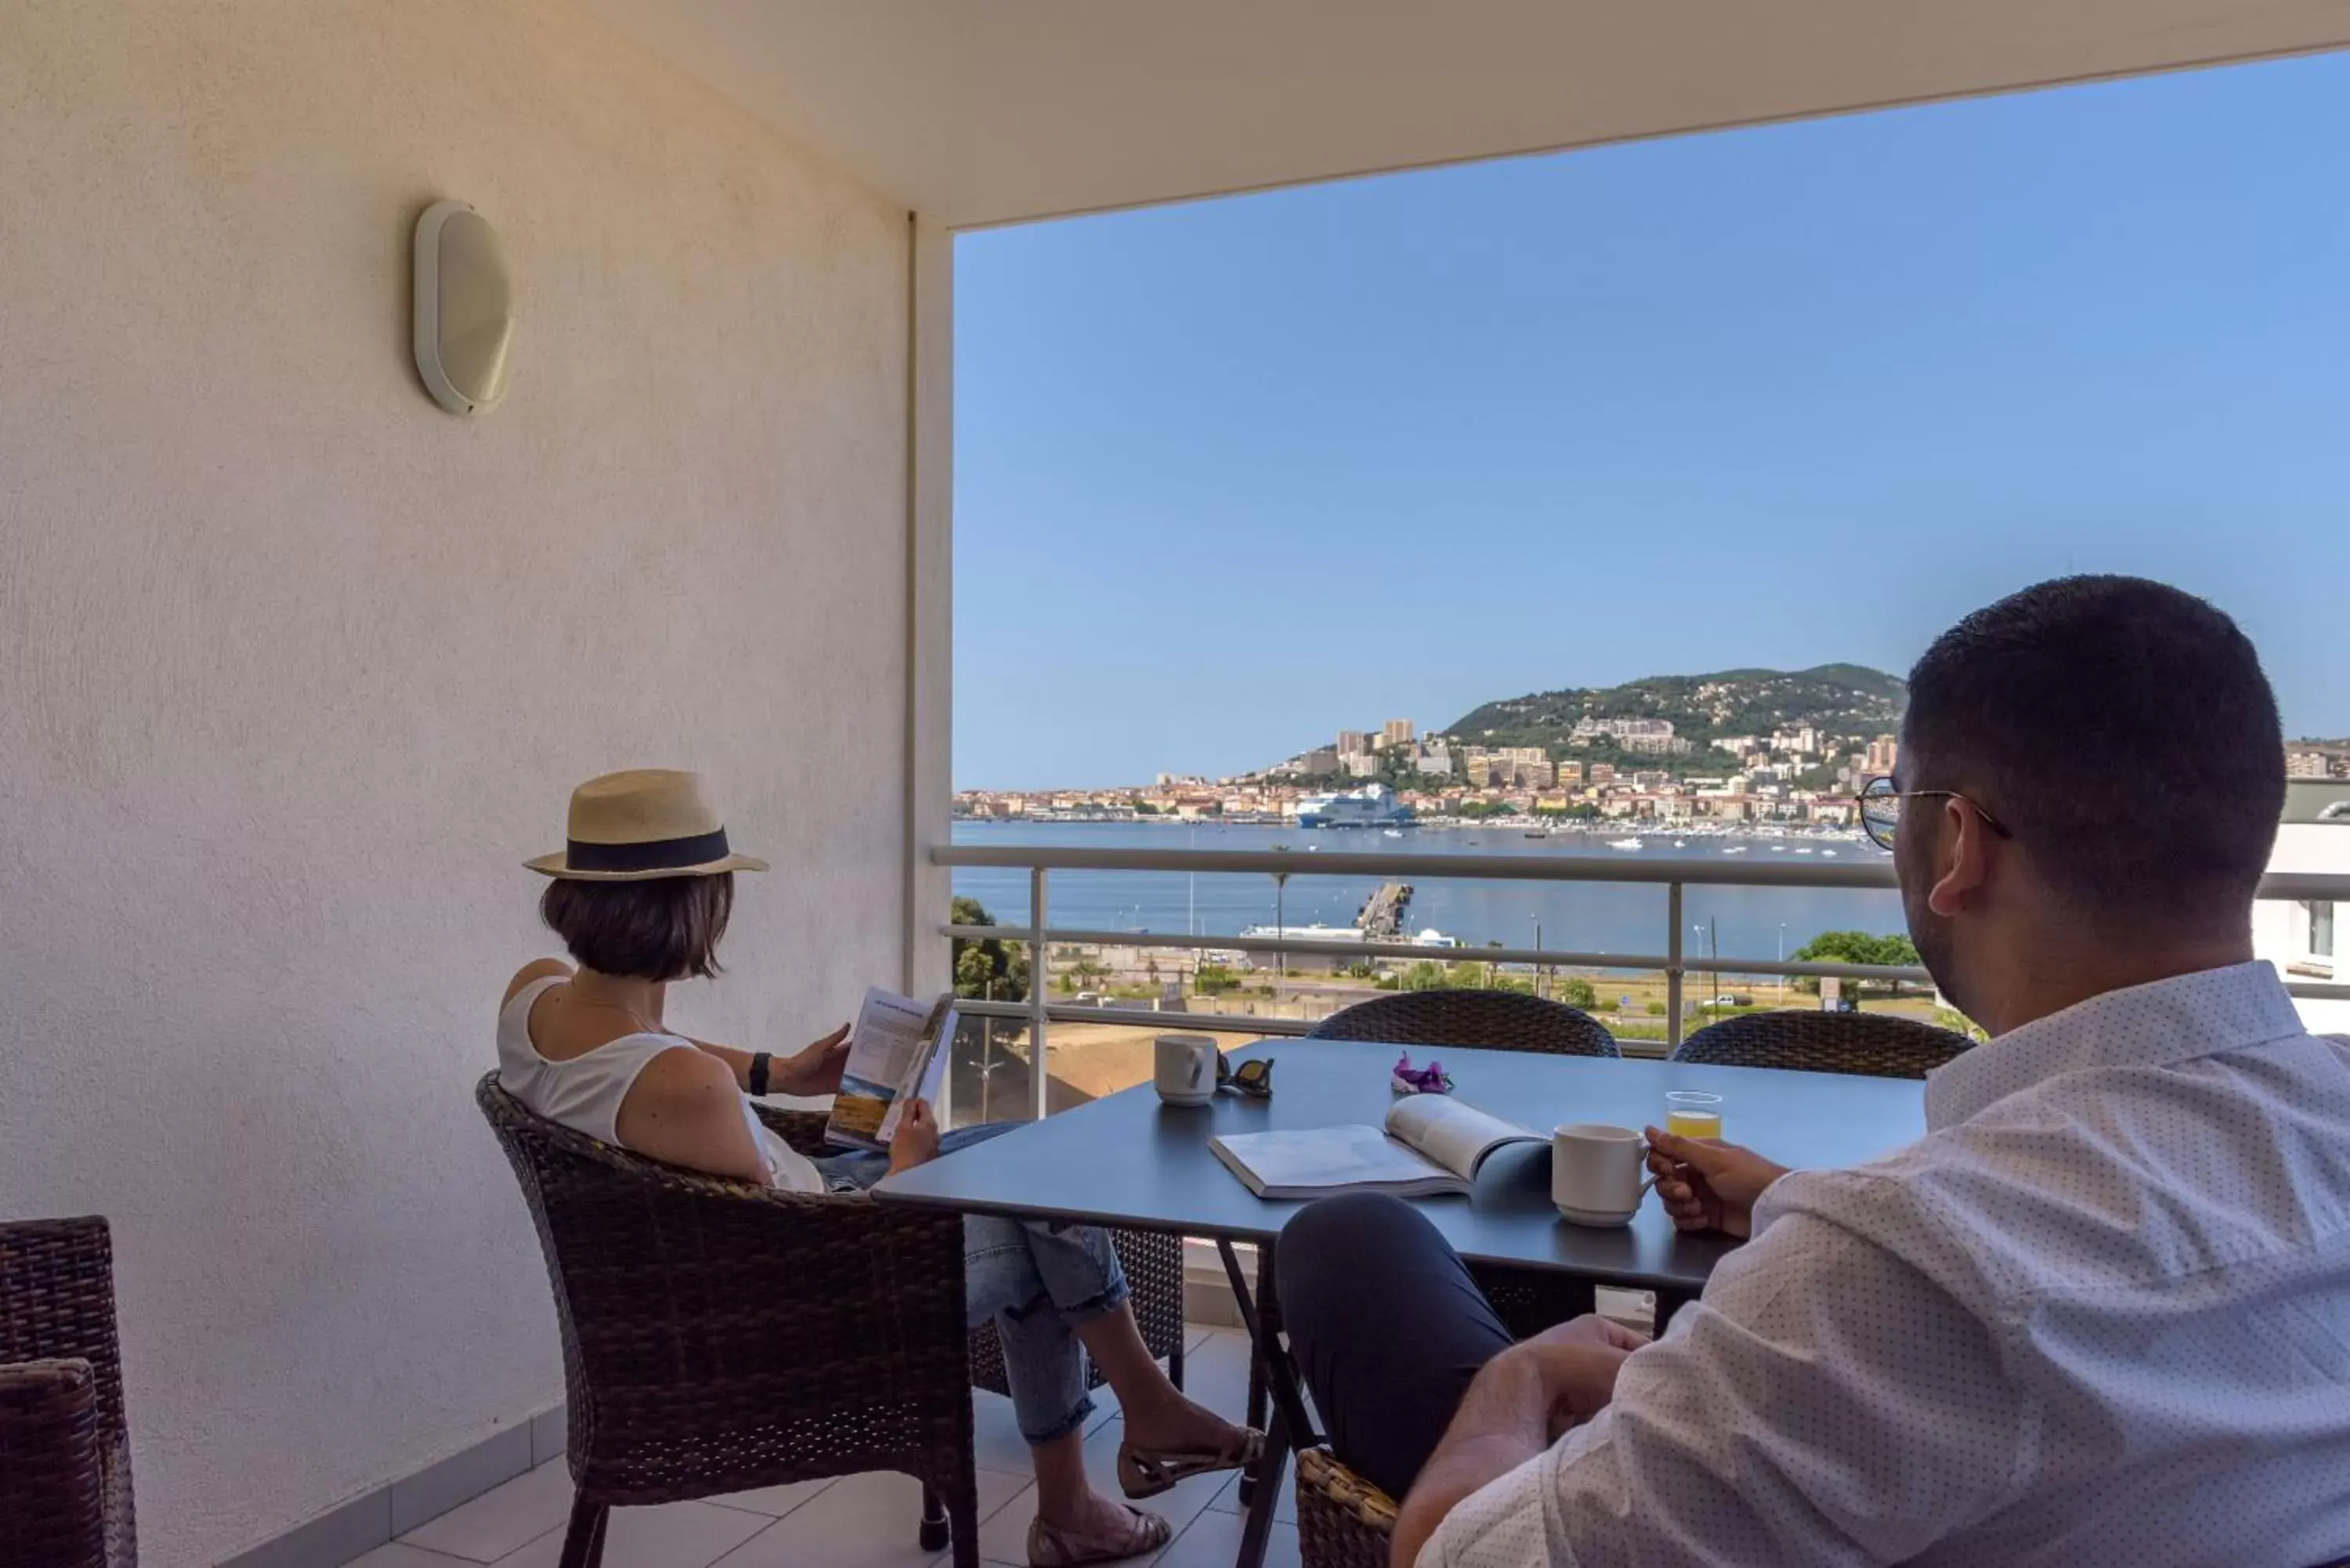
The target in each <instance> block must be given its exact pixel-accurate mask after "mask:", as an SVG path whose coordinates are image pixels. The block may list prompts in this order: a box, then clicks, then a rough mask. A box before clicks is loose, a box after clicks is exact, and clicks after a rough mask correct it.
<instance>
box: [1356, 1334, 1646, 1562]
mask: <svg viewBox="0 0 2350 1568" xmlns="http://www.w3.org/2000/svg"><path fill="white" fill-rule="evenodd" d="M1647 1343H1648V1341H1647V1340H1646V1339H1644V1338H1642V1337H1641V1336H1640V1335H1639V1334H1635V1333H1633V1332H1632V1331H1631V1330H1630V1329H1628V1328H1622V1327H1619V1326H1617V1324H1612V1323H1609V1322H1608V1321H1607V1319H1605V1318H1599V1317H1579V1318H1576V1319H1575V1321H1574V1322H1572V1323H1565V1324H1559V1325H1558V1326H1557V1327H1556V1328H1554V1329H1549V1330H1547V1331H1545V1332H1544V1333H1542V1334H1536V1335H1535V1336H1534V1338H1532V1339H1529V1340H1526V1341H1525V1342H1523V1344H1519V1345H1512V1346H1511V1347H1510V1348H1509V1349H1507V1350H1505V1351H1503V1352H1502V1354H1501V1355H1497V1356H1495V1357H1493V1359H1492V1360H1491V1361H1489V1362H1487V1363H1485V1365H1484V1366H1482V1368H1480V1369H1479V1371H1478V1373H1477V1376H1475V1377H1473V1378H1471V1380H1470V1383H1469V1390H1468V1392H1467V1393H1466V1394H1463V1395H1462V1396H1461V1408H1460V1409H1458V1410H1457V1411H1455V1412H1454V1413H1453V1416H1452V1425H1451V1427H1449V1428H1446V1430H1445V1433H1444V1440H1443V1441H1442V1442H1440V1443H1439V1444H1438V1445H1437V1446H1436V1452H1435V1453H1433V1454H1431V1455H1430V1456H1429V1459H1428V1463H1427V1464H1425V1465H1423V1466H1421V1467H1420V1471H1419V1480H1415V1481H1414V1482H1413V1483H1412V1487H1411V1493H1410V1495H1409V1496H1408V1497H1406V1498H1405V1499H1404V1501H1403V1507H1402V1509H1401V1510H1400V1511H1399V1513H1398V1514H1397V1517H1396V1526H1395V1533H1394V1535H1393V1537H1392V1538H1391V1539H1390V1541H1389V1552H1388V1562H1389V1563H1393V1564H1396V1565H1398V1568H1406V1565H1409V1564H1410V1563H1415V1562H1417V1561H1418V1560H1419V1552H1420V1548H1422V1547H1423V1546H1425V1545H1427V1544H1428V1539H1429V1537H1430V1536H1431V1535H1434V1534H1435V1533H1436V1530H1437V1527H1438V1526H1439V1525H1440V1524H1442V1523H1443V1522H1444V1517H1445V1515H1447V1514H1449V1513H1451V1511H1452V1510H1453V1509H1454V1508H1456V1507H1457V1506H1459V1504H1460V1502H1461V1499H1463V1498H1465V1497H1467V1496H1469V1495H1470V1494H1471V1492H1474V1491H1476V1490H1478V1489H1479V1488H1481V1487H1483V1486H1486V1485H1488V1484H1490V1483H1491V1482H1492V1481H1494V1480H1498V1479H1499V1478H1500V1477H1503V1476H1505V1475H1507V1474H1509V1473H1510V1472H1511V1471H1512V1470H1513V1469H1517V1468H1518V1467H1519V1466H1520V1465H1522V1464H1523V1463H1525V1462H1526V1461H1527V1460H1528V1459H1533V1458H1534V1456H1535V1455H1536V1454H1539V1453H1541V1452H1542V1451H1543V1450H1544V1449H1546V1448H1548V1447H1549V1446H1550V1445H1551V1444H1553V1443H1555V1442H1556V1441H1558V1436H1559V1434H1560V1433H1561V1432H1564V1431H1565V1430H1566V1429H1567V1428H1570V1427H1575V1426H1579V1425H1581V1424H1582V1423H1583V1422H1585V1421H1587V1420H1589V1419H1590V1418H1591V1417H1593V1416H1595V1415H1596V1414H1598V1413H1599V1411H1600V1410H1602V1409H1603V1408H1605V1407H1606V1406H1607V1401H1608V1400H1609V1399H1611V1398H1613V1397H1615V1393H1616V1373H1617V1369H1618V1368H1620V1367H1621V1366H1623V1365H1624V1358H1625V1357H1626V1356H1627V1355H1631V1354H1632V1352H1633V1351H1635V1350H1637V1349H1638V1348H1639V1347H1640V1346H1641V1345H1646V1344H1647Z"/></svg>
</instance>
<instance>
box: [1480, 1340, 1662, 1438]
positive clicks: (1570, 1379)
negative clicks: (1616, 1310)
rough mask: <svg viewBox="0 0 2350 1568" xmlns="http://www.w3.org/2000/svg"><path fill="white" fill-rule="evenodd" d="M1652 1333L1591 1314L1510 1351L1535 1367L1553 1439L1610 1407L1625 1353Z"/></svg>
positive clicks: (1510, 1355)
mask: <svg viewBox="0 0 2350 1568" xmlns="http://www.w3.org/2000/svg"><path fill="white" fill-rule="evenodd" d="M1646 1344H1648V1335H1647V1334H1642V1333H1640V1332H1639V1331H1638V1330H1637V1329H1629V1328H1626V1327H1625V1326H1624V1325H1623V1324H1618V1323H1610V1322H1608V1321H1607V1319H1606V1318H1604V1317H1599V1316H1596V1315H1592V1314H1586V1315H1585V1316H1582V1317H1578V1318H1575V1319H1574V1320H1573V1321H1571V1322H1568V1323H1563V1324H1558V1325H1557V1326H1556V1327H1554V1328H1546V1329H1544V1330H1543V1332H1542V1333H1540V1334H1535V1335H1534V1337H1533V1338H1532V1339H1528V1340H1523V1341H1521V1342H1519V1343H1518V1344H1516V1345H1513V1346H1511V1347H1510V1348H1509V1349H1508V1350H1505V1351H1503V1353H1502V1355H1503V1356H1505V1357H1515V1358H1517V1359H1518V1360H1520V1361H1522V1362H1524V1363H1525V1364H1526V1365H1527V1366H1530V1367H1531V1368H1532V1369H1533V1372H1534V1376H1535V1377H1536V1378H1537V1379H1539V1380H1540V1382H1541V1385H1542V1390H1543V1394H1544V1397H1545V1398H1546V1399H1547V1400H1548V1402H1549V1406H1550V1438H1551V1441H1553V1442H1556V1441H1557V1440H1558V1438H1559V1435H1560V1434H1561V1433H1563V1432H1565V1431H1566V1430H1568V1429H1569V1428H1575V1427H1579V1426H1581V1425H1582V1424H1583V1423H1584V1422H1586V1421H1588V1420H1589V1419H1591V1417H1594V1416H1596V1415H1597V1414H1599V1412H1600V1411H1601V1410H1603V1409H1606V1408H1607V1401H1608V1400H1609V1399H1611V1398H1613V1397H1615V1394H1616V1374H1617V1372H1618V1371H1619V1370H1621V1369H1622V1367H1623V1366H1624V1358H1625V1357H1626V1356H1627V1355H1631V1354H1632V1353H1633V1352H1634V1351H1636V1350H1638V1349H1639V1348H1640V1347H1641V1346H1642V1345H1646Z"/></svg>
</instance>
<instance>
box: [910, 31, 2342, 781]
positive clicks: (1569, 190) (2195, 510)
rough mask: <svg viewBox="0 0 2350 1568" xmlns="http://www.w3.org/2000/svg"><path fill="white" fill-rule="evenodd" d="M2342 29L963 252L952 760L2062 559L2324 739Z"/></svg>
mask: <svg viewBox="0 0 2350 1568" xmlns="http://www.w3.org/2000/svg"><path fill="white" fill-rule="evenodd" d="M2345 145H2350V56H2331V57H2319V58H2314V59H2304V60H2293V61H2285V62H2280V63H2275V64H2268V65H2261V66H2251V67H2233V68H2230V69H2225V70H2216V71H2203V72H2197V73H2191V74H2187V75H2180V76H2171V77H2164V78H2151V79H2146V80H2139V81H2132V82H2124V83H2116V84H2109V85H2104V86H2096V87H2088V88H2068V89H2064V90H2060V91H2054V92H2043V93H2035V94H2030V95H2025V96H2021V97H2013V98H2003V99H1984V100H1978V101H1972V102H1966V103H1958V104H1950V105H1940V106H1934V107H1929V108H1923V109H1898V110H1892V111H1887V112H1883V113H1877V114H1870V115H1863V116H1856V117H1851V118H1846V119H1833V120H1821V121H1813V122H1809V123H1805V124H1802V125H1793V126H1780V127H1772V128H1765V129H1760V130H1742V131H1731V132H1723V133H1719V134H1714V135H1708V136H1700V137H1690V138H1685V139H1680V140H1670V141H1659V142H1649V143H1644V144H1640V145H1637V146H1627V147H1617V148H1604V149H1597V150H1593V151H1583V152H1573V153H1565V154H1557V155H1552V156H1547V157H1543V158H1534V159H1521V160H1514V161H1507V162H1499V163H1488V164H1481V165H1475V166H1471V167H1465V168H1456V169H1448V170H1438V171H1426V172H1421V173H1415V174H1405V175H1396V176H1390V177H1386V178H1382V179H1378V180H1367V181H1357V182H1346V183H1340V184H1334V185H1325V186H1318V187H1312V188H1306V189H1302V190H1294V191H1286V192H1273V193H1269V194H1265V195H1259V196H1250V197H1243V198H1234V199H1230V200H1225V201H1219V202H1199V203H1193V204H1191V205H1185V206H1180V207H1169V208H1161V209H1157V210H1153V211H1149V212H1141V213H1122V214H1112V215H1107V216H1102V217H1095V218H1083V219H1075V220H1070V221H1066V222H1061V223H1047V224H1037V225H1032V226H1029V227H1024V228H1019V229H1007V230H997V231H991V232H985V233H980V234H969V235H965V236H963V237H962V238H961V239H960V240H959V241H958V242H957V249H956V257H955V265H956V303H955V331H956V343H955V361H956V362H955V378H956V431H955V503H956V538H955V688H956V691H955V747H954V767H955V782H956V783H957V784H958V785H959V786H964V787H972V786H999V787H1003V786H1033V785H1043V784H1116V783H1132V782H1148V781H1149V778H1150V777H1151V776H1152V775H1153V774H1157V773H1159V772H1161V771H1171V772H1179V773H1191V772H1197V773H1207V774H1225V773H1232V772H1237V771H1240V770H1242V769H1244V768H1251V767H1256V766H1262V765H1264V764H1268V763H1274V762H1276V761H1278V760H1280V759H1281V758H1282V757H1284V756H1286V755H1288V754H1289V753H1293V752H1295V751H1296V750H1298V749H1299V748H1300V747H1302V746H1304V745H1305V744H1307V743H1309V742H1314V741H1315V740H1317V739H1319V738H1322V737H1326V736H1328V735H1329V734H1331V733H1332V732H1335V731H1336V730H1337V729H1339V728H1341V727H1345V728H1350V729H1354V728H1373V727H1376V726H1377V724H1378V721H1380V720H1381V719H1385V718H1405V717H1409V718H1410V719H1413V720H1415V721H1417V722H1419V724H1420V725H1421V726H1422V727H1423V728H1430V727H1435V726H1440V725H1442V724H1445V723H1448V722H1451V721H1452V720H1454V719H1456V718H1458V717H1460V716H1461V714H1462V713H1464V712H1465V711H1468V710H1469V709H1470V708H1471V707H1473V706H1475V705H1476V704H1477V703H1479V702H1481V701H1485V700H1487V699H1490V698H1495V697H1505V696H1513V695H1516V694H1519V693H1521V692H1524V691H1539V690H1549V689H1553V688H1556V687H1561V686H1590V685H1601V684H1609V683H1613V682H1616V681H1619V680H1628V679H1631V678H1633V677H1636V676H1640V675H1645V674H1679V673H1693V672H1696V671H1700V670H1715V669H1721V668H1725V667H1730V666H1737V665H1769V666H1778V667H1783V668H1794V667H1801V666H1804V665H1810V664H1817V663H1824V662H1827V661H1830V660H1837V659H1850V660H1854V661H1856V662H1859V663H1864V664H1872V665H1876V666H1877V667H1879V668H1882V669H1887V670H1895V671H1897V672H1898V671H1899V670H1905V669H1906V668H1907V667H1908V663H1909V661H1910V660H1911V659H1914V658H1916V656H1917V655H1918V652H1919V651H1920V650H1921V649H1923V647H1924V645H1925V644H1926V642H1927V641H1929V639H1931V638H1932V636H1933V634H1934V633H1935V632H1936V631H1938V630H1939V629H1940V628H1942V627H1943V626H1945V625H1947V624H1948V623H1949V622H1950V620H1952V619H1953V618H1956V617H1957V616H1959V615H1960V614H1961V613H1963V612H1964V611H1966V610H1967V609H1969V608H1970V607H1973V606H1975V605H1978V604H1981V603H1983V602H1985V601H1987V600H1989V599H1991V598H1994V597H1998V596H1999V595H2001V594H2002V593H2005V592H2007V591H2009V590H2011V589H2013V588H2016V587H2022V586H2023V585H2025V584H2027V583H2031V582H2033V581H2036V580H2038V579H2040V578H2042V577H2045V576H2054V575H2056V574H2060V573H2063V572H2066V571H2092V570H2095V571H2124V572H2137V573H2142V574H2145V575H2147V576H2158V577H2162V578H2165V579H2167V580H2168V581H2171V582H2175V583H2178V584H2179V585H2181V586H2182V587H2188V588H2190V589H2193V590H2195V591H2197V592H2199V593H2202V594H2205V595H2208V596H2209V597H2211V598H2213V599H2214V600H2216V601H2217V602H2218V603H2219V604H2220V605H2221V606H2222V607H2224V608H2226V609H2228V610H2229V611H2230V612H2231V613H2233V614H2234V615H2235V616H2237V617H2238V618H2239V619H2240V620H2241V621H2242V622H2243V623H2244V625H2245V628H2246V629H2247V630H2248V631H2250V632H2251V636H2252V637H2253V639H2254V640H2255V641H2256V642H2257V643H2258V644H2259V646H2260V648H2261V649H2262V655H2263V657H2264V659H2265V660H2266V662H2267V665H2268V669H2269V672H2270V675H2271V678H2272V680H2274V681H2275V682H2276V685H2277V689H2278V693H2279V696H2280V699H2281V701H2282V704H2283V707H2284V713H2285V722H2286V724H2287V727H2288V730H2289V731H2290V732H2295V733H2320V734H2328V735H2339V734H2344V733H2350V613H2345V611H2350V205H2345V199H2344V196H2343V191H2344V186H2343V183H2342V179H2341V173H2340V167H2339V155H2340V150H2341V149H2342V148H2343V147H2344V146H2345Z"/></svg>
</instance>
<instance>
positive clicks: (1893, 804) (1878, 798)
mask: <svg viewBox="0 0 2350 1568" xmlns="http://www.w3.org/2000/svg"><path fill="white" fill-rule="evenodd" d="M1905 800H1958V801H1965V802H1966V804H1967V805H1968V806H1969V807H1970V808H1971V809H1972V810H1973V812H1974V814H1975V815H1977V816H1980V817H1981V818H1982V819H1983V826H1985V827H1988V828H1990V829H1991V831H1992V832H1993V833H1996V834H1998V835H1999V836H2001V837H2002V838H2012V837H2014V836H2015V834H2014V833H2013V832H2012V830H2011V829H2010V828H2009V827H2008V826H2007V824H2005V823H2003V822H2002V821H2001V820H2000V819H1999V818H1997V817H1995V816H1993V815H1991V813H1989V812H1987V811H1985V810H1984V809H1983V808H1982V807H1981V806H1980V805H1976V804H1975V803H1974V802H1973V801H1972V800H1969V799H1968V798H1967V796H1965V795H1962V794H1960V793H1959V792H1958V791H1957V790H1954V789H1901V788H1898V786H1896V785H1895V784H1894V782H1893V780H1892V779H1891V778H1890V777H1889V776H1888V777H1884V778H1873V779H1871V780H1869V781H1868V782H1867V783H1866V784H1863V785H1861V786H1860V793H1859V794H1856V795H1855V796H1854V797H1853V802H1854V804H1855V805H1857V806H1859V807H1860V826H1861V830H1862V831H1863V832H1865V833H1866V834H1867V835H1868V840H1869V842H1870V843H1872V844H1874V845H1876V846H1877V847H1878V848H1879V849H1890V848H1892V847H1893V836H1894V834H1895V833H1897V832H1898V831H1899V830H1900V827H1901V803H1902V802H1903V801H1905Z"/></svg>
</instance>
